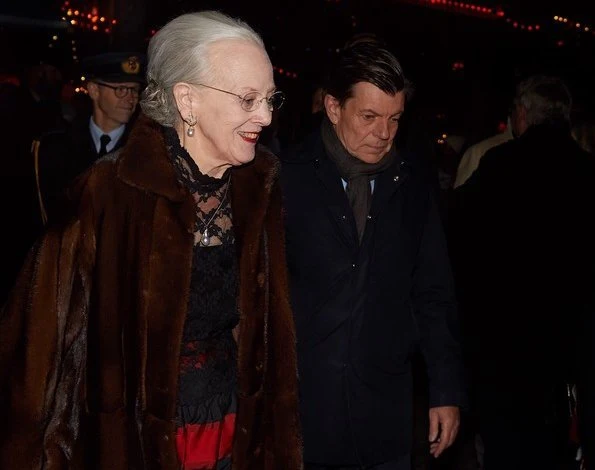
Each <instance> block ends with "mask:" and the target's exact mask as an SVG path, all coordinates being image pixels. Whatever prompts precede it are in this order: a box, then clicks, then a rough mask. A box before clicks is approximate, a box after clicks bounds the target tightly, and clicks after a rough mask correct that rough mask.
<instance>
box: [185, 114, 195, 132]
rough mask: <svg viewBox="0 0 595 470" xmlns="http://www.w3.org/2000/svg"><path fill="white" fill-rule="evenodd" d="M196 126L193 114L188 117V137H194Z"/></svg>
mask: <svg viewBox="0 0 595 470" xmlns="http://www.w3.org/2000/svg"><path fill="white" fill-rule="evenodd" d="M195 125H196V119H194V116H192V113H190V116H188V130H187V131H186V135H187V136H188V137H193V136H194V126H195Z"/></svg>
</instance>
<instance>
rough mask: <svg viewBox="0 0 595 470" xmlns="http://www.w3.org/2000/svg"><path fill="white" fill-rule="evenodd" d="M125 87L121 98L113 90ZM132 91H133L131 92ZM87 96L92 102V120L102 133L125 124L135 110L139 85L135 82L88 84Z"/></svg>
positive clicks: (98, 82)
mask: <svg viewBox="0 0 595 470" xmlns="http://www.w3.org/2000/svg"><path fill="white" fill-rule="evenodd" d="M117 87H125V88H127V89H128V90H126V94H125V95H124V96H123V97H121V98H120V97H119V96H118V95H117V91H116V90H115V89H114V88H117ZM133 90H134V91H133ZM88 91H89V96H90V97H91V99H92V100H93V120H94V121H95V124H97V125H98V126H99V127H100V128H101V129H102V130H103V131H104V132H109V131H111V130H113V129H115V128H117V127H119V126H121V125H122V124H127V123H128V121H130V118H131V117H132V114H133V113H134V111H135V110H136V106H137V104H138V96H139V92H140V85H139V84H138V83H135V82H118V83H111V82H110V83H107V82H102V81H97V82H89V85H88Z"/></svg>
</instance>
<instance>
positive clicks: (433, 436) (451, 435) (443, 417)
mask: <svg viewBox="0 0 595 470" xmlns="http://www.w3.org/2000/svg"><path fill="white" fill-rule="evenodd" d="M460 421H461V416H460V412H459V407H458V406H437V407H435V408H430V433H429V435H428V439H429V440H430V454H432V455H433V456H434V457H438V456H439V455H440V454H441V453H442V452H444V450H445V449H446V448H448V447H450V446H451V445H452V443H453V442H454V441H455V438H456V437H457V433H458V432H459V424H460Z"/></svg>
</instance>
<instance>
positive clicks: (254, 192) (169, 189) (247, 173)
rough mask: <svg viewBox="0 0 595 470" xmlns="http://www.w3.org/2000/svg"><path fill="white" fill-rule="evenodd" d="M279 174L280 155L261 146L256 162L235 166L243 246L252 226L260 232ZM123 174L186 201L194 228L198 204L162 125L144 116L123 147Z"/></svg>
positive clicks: (187, 220) (186, 217) (186, 218)
mask: <svg viewBox="0 0 595 470" xmlns="http://www.w3.org/2000/svg"><path fill="white" fill-rule="evenodd" d="M278 173H279V163H278V161H277V158H276V157H275V156H274V155H273V154H272V153H270V152H269V151H267V150H266V149H265V148H264V147H262V146H258V147H257V149H256V156H255V158H254V160H253V161H251V162H250V163H248V164H246V165H243V166H241V167H237V168H234V169H233V173H232V180H231V198H232V210H233V217H234V220H233V222H234V228H235V234H236V240H237V241H238V245H239V246H243V245H241V243H242V241H243V240H244V239H245V235H246V233H247V231H248V228H251V229H256V230H255V232H254V234H255V235H258V234H259V233H260V230H259V229H258V227H262V222H263V220H264V214H265V213H266V209H267V207H268V200H269V197H270V193H271V189H272V185H273V182H274V181H275V180H276V179H277V176H278ZM118 175H119V177H120V178H121V179H122V180H123V181H124V182H126V183H127V184H129V185H131V186H133V187H136V188H140V189H143V190H146V191H150V192H153V193H155V194H157V195H160V196H163V197H165V198H167V199H169V200H170V201H172V202H178V203H183V205H182V207H181V208H180V217H181V219H182V221H183V223H184V226H185V227H186V229H187V230H188V231H190V232H191V231H192V230H193V226H194V224H193V222H194V203H193V202H192V199H191V198H190V197H189V193H188V192H187V191H186V190H185V189H183V188H181V187H180V185H179V184H178V182H177V178H176V174H175V170H174V168H173V166H172V164H171V162H170V161H169V159H168V157H167V150H166V146H165V140H164V138H163V133H162V131H161V126H160V125H159V124H158V123H156V122H155V121H153V120H152V119H149V118H148V117H146V116H144V115H142V114H141V115H140V116H139V118H138V120H137V122H136V123H135V125H134V128H133V129H132V131H131V133H130V137H129V139H128V143H127V145H126V146H125V147H124V148H123V149H122V154H121V158H120V163H119V167H118Z"/></svg>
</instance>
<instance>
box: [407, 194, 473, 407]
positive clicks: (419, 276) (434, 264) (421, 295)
mask: <svg viewBox="0 0 595 470" xmlns="http://www.w3.org/2000/svg"><path fill="white" fill-rule="evenodd" d="M413 276H414V278H413V291H412V303H413V309H414V313H415V316H416V319H417V323H418V326H419V332H420V346H421V351H422V354H423V356H424V359H425V362H426V366H427V373H428V381H429V398H430V402H429V403H430V406H431V407H434V406H449V405H458V406H466V405H467V395H466V387H465V380H464V369H463V363H462V354H461V346H460V342H459V340H460V332H459V324H458V318H457V305H456V299H455V291H454V281H453V276H452V271H451V266H450V260H449V255H448V250H447V245H446V237H445V235H444V230H443V227H442V221H441V219H440V214H439V212H438V207H437V204H436V201H435V200H434V198H433V197H431V196H430V197H429V209H428V212H427V217H426V221H425V226H424V228H423V231H422V238H421V241H420V246H419V251H418V256H417V262H416V267H415V271H414V273H413Z"/></svg>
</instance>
